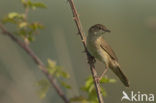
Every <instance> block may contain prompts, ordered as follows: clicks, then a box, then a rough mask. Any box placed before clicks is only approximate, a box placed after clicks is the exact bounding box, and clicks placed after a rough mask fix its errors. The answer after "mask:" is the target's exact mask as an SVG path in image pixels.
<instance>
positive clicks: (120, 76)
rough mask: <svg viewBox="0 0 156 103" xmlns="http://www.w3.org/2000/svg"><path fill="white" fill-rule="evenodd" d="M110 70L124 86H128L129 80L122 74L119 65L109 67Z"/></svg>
mask: <svg viewBox="0 0 156 103" xmlns="http://www.w3.org/2000/svg"><path fill="white" fill-rule="evenodd" d="M111 69H112V71H113V72H114V73H115V74H116V75H117V76H118V77H119V79H120V80H121V81H122V83H123V84H124V85H125V86H126V87H129V82H128V79H127V77H126V76H125V75H124V73H123V72H122V71H121V69H120V67H119V66H118V67H116V68H111Z"/></svg>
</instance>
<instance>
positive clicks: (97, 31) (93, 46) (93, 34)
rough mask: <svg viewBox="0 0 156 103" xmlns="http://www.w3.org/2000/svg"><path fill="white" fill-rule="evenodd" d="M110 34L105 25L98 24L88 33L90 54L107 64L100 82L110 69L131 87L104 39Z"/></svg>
mask: <svg viewBox="0 0 156 103" xmlns="http://www.w3.org/2000/svg"><path fill="white" fill-rule="evenodd" d="M106 32H110V30H108V29H107V28H106V27H105V26H104V25H101V24H96V25H94V26H92V27H91V28H90V29H89V31H88V37H87V49H88V51H89V53H90V54H91V55H92V56H94V57H95V58H97V59H98V60H100V61H101V62H103V63H104V64H105V70H104V72H103V73H102V75H101V76H100V78H99V80H100V79H101V78H102V77H103V76H104V74H105V73H106V72H107V71H108V68H110V69H111V70H112V71H113V72H114V73H115V74H116V75H117V76H118V77H119V79H120V80H121V81H122V83H123V84H124V85H125V86H126V87H129V82H128V79H127V77H126V76H125V75H124V74H123V72H122V71H121V69H120V65H119V63H118V58H117V56H116V55H115V53H114V51H113V50H112V49H111V47H110V45H108V44H107V42H106V41H105V40H104V39H103V34H105V33H106Z"/></svg>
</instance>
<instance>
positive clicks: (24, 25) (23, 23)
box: [18, 22, 28, 28]
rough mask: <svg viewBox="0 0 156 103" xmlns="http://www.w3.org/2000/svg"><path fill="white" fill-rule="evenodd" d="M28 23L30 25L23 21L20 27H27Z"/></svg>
mask: <svg viewBox="0 0 156 103" xmlns="http://www.w3.org/2000/svg"><path fill="white" fill-rule="evenodd" d="M27 25H28V23H27V22H21V23H19V24H18V26H19V28H24V27H26V26H27Z"/></svg>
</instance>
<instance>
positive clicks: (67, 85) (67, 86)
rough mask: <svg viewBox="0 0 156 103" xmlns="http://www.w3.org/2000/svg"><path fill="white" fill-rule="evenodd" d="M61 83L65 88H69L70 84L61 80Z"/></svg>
mask: <svg viewBox="0 0 156 103" xmlns="http://www.w3.org/2000/svg"><path fill="white" fill-rule="evenodd" d="M61 85H62V86H63V87H65V88H67V89H71V86H70V85H69V84H67V83H65V82H63V81H61Z"/></svg>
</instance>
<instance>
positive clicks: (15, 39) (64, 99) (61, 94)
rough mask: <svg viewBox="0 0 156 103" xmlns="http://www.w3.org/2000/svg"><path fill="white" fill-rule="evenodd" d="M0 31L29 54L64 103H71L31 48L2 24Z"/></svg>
mask: <svg viewBox="0 0 156 103" xmlns="http://www.w3.org/2000/svg"><path fill="white" fill-rule="evenodd" d="M0 29H1V31H2V33H3V34H5V35H7V36H9V37H10V38H11V39H12V40H13V41H14V42H15V43H17V44H18V45H19V46H20V47H21V48H22V49H24V51H25V52H27V54H28V55H29V56H30V57H31V58H32V59H33V60H34V62H35V63H36V64H37V65H38V66H39V68H40V69H41V71H42V72H43V73H44V74H45V75H46V77H47V78H48V80H49V82H50V83H51V85H52V86H53V87H54V88H55V90H56V92H57V94H58V95H59V96H60V97H61V98H62V100H63V101H64V103H70V102H69V100H68V99H67V97H66V96H65V95H64V93H63V91H62V90H61V88H60V87H59V86H58V85H57V84H56V80H55V79H54V78H53V76H52V75H51V74H49V72H48V70H47V69H46V67H45V65H44V64H43V62H42V61H41V60H40V59H39V57H37V56H36V54H35V53H34V52H33V51H32V50H31V48H30V47H29V46H28V45H27V44H26V43H25V42H22V41H20V40H19V39H17V38H16V37H15V36H14V35H13V34H12V33H10V32H9V31H7V30H6V29H5V27H4V26H3V25H2V24H0Z"/></svg>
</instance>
